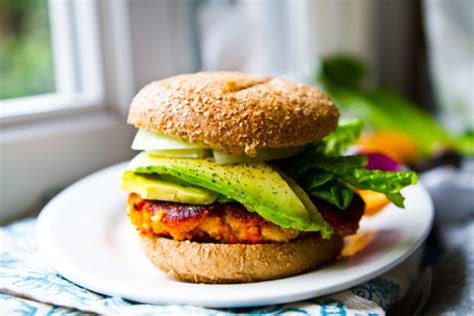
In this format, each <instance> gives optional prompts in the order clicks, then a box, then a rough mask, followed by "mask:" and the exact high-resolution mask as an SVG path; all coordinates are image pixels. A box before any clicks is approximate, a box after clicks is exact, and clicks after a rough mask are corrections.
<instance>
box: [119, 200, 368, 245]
mask: <svg viewBox="0 0 474 316" xmlns="http://www.w3.org/2000/svg"><path fill="white" fill-rule="evenodd" d="M313 202H314V203H315V204H316V205H317V207H318V209H319V210H320V211H321V213H322V214H323V216H324V217H325V220H327V221H328V222H329V223H330V224H331V225H333V227H334V228H335V232H336V233H337V234H338V235H342V236H345V235H351V234H353V233H355V232H356V231H357V229H358V222H359V220H360V218H361V216H362V213H363V208H364V204H363V202H362V200H361V199H360V198H359V197H358V196H357V197H356V198H355V199H354V200H353V203H351V205H350V206H349V207H348V209H346V210H343V211H341V210H336V209H335V208H334V207H332V206H331V205H330V204H328V203H325V202H324V201H322V200H317V199H315V200H314V201H313ZM128 206H129V216H130V219H131V221H132V224H133V225H135V226H136V227H137V229H138V230H139V231H140V233H141V234H144V235H149V236H157V237H168V238H173V239H175V240H193V241H199V242H216V243H241V244H256V243H272V242H287V241H290V240H293V239H296V238H301V237H304V236H308V235H311V234H317V233H313V232H302V231H298V230H295V229H291V228H282V227H280V226H278V225H275V224H273V223H271V222H269V221H267V220H265V219H264V218H263V217H261V216H260V215H258V214H257V213H255V212H249V211H248V210H247V209H246V208H245V207H244V206H243V205H242V204H239V203H236V202H230V203H218V202H215V203H212V204H209V205H194V204H182V203H175V202H165V201H156V200H146V199H142V198H141V197H140V195H138V194H135V193H132V194H130V195H129V199H128Z"/></svg>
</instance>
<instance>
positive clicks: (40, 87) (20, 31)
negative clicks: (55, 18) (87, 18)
mask: <svg viewBox="0 0 474 316" xmlns="http://www.w3.org/2000/svg"><path fill="white" fill-rule="evenodd" d="M0 11H1V12H3V14H2V15H0V26H1V27H0V35H1V36H0V69H1V71H2V77H3V78H4V79H3V82H2V84H1V85H0V99H10V98H17V97H24V96H29V95H37V94H44V93H52V92H54V91H55V89H56V87H55V82H54V68H53V54H52V48H51V33H50V26H49V17H48V3H47V1H46V0H42V1H14V0H6V1H2V2H1V3H0Z"/></svg>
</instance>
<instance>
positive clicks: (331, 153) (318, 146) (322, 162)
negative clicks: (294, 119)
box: [284, 120, 418, 209]
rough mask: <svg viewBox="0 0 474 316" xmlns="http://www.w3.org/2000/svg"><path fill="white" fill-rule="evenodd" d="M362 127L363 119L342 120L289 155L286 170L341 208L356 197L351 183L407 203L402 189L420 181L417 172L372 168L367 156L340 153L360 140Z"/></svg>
mask: <svg viewBox="0 0 474 316" xmlns="http://www.w3.org/2000/svg"><path fill="white" fill-rule="evenodd" d="M361 130H362V123H361V122H360V121H355V120H354V121H349V122H343V123H341V124H340V126H339V127H338V128H337V129H336V131H335V132H334V133H332V134H331V135H328V136H326V137H325V138H324V139H323V140H322V141H320V142H317V143H314V144H311V145H310V146H308V147H307V148H306V149H305V150H304V151H303V152H301V153H300V154H298V155H296V156H294V157H291V158H289V159H288V160H287V161H286V164H285V165H286V166H287V167H286V168H284V172H285V173H286V174H288V175H289V176H290V177H291V178H292V179H294V180H295V181H296V182H297V183H298V184H299V185H300V186H301V187H302V188H303V189H304V191H305V192H308V194H310V195H312V196H315V197H318V198H320V199H323V200H325V201H327V202H329V203H331V204H333V205H335V206H337V207H339V208H340V209H345V208H347V207H348V206H349V204H350V202H351V201H352V197H353V193H352V188H348V187H347V185H350V186H353V187H357V188H361V189H367V190H372V191H376V192H380V193H383V194H385V195H386V196H387V198H388V199H389V200H390V201H392V202H393V203H394V204H395V205H397V206H399V207H403V202H404V199H403V196H402V195H401V194H400V190H401V189H403V188H404V187H406V186H409V185H411V184H415V183H416V182H417V179H418V178H417V175H416V173H414V172H388V171H382V170H368V169H366V168H365V165H366V164H367V157H366V156H363V155H357V156H340V155H341V154H342V153H344V152H345V151H346V150H347V149H348V148H349V147H350V146H351V145H352V144H353V143H354V142H356V141H357V139H358V137H359V135H360V132H361Z"/></svg>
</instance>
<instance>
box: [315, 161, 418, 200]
mask: <svg viewBox="0 0 474 316" xmlns="http://www.w3.org/2000/svg"><path fill="white" fill-rule="evenodd" d="M359 157H363V156H344V157H327V158H324V159H319V160H317V161H315V162H313V163H312V164H311V166H310V168H309V169H311V168H317V169H322V170H324V171H326V172H331V173H333V174H335V175H336V176H337V177H338V178H339V179H341V180H343V181H344V182H347V183H349V184H350V185H353V186H354V187H357V188H361V189H366V190H372V191H376V192H380V193H383V194H385V195H386V196H387V198H388V199H389V200H390V201H392V202H393V204H395V205H396V206H398V207H404V205H403V202H404V198H403V196H402V195H401V193H400V190H401V189H403V188H404V187H406V186H409V185H412V184H415V183H416V182H417V180H418V176H417V175H416V173H415V172H411V171H408V172H388V171H382V170H368V169H365V168H364V167H363V166H360V165H359V164H360V163H361V161H363V160H362V159H360V158H359ZM307 167H308V166H307Z"/></svg>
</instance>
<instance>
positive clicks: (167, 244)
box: [141, 235, 342, 283]
mask: <svg viewBox="0 0 474 316" xmlns="http://www.w3.org/2000/svg"><path fill="white" fill-rule="evenodd" d="M141 242H142V247H143V249H144V250H145V253H146V255H147V257H148V258H149V259H150V260H151V261H152V262H153V264H154V265H155V266H157V267H158V268H160V269H161V270H163V271H165V272H167V273H168V274H169V275H170V276H171V277H173V278H175V279H178V280H182V281H190V282H200V283H245V282H256V281H264V280H273V279H278V278H283V277H288V276H292V275H296V274H300V273H303V272H307V271H311V270H314V269H316V268H318V267H320V266H321V265H322V264H324V263H327V262H329V261H332V260H334V259H335V257H336V256H337V255H338V254H339V253H340V251H341V249H342V238H341V237H339V236H334V237H332V238H331V239H322V238H321V237H319V236H317V235H316V236H312V237H307V238H303V239H297V240H294V241H290V242H285V243H271V244H270V243H269V244H254V245H248V244H216V243H197V242H192V241H176V240H173V239H168V238H163V237H147V236H143V237H142V241H141Z"/></svg>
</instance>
